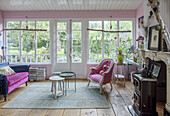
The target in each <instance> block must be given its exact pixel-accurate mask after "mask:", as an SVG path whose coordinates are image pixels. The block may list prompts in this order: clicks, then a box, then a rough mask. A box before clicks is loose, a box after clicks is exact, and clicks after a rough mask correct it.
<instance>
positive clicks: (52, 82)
mask: <svg viewBox="0 0 170 116" xmlns="http://www.w3.org/2000/svg"><path fill="white" fill-rule="evenodd" d="M51 92H53V81H52V84H51Z"/></svg>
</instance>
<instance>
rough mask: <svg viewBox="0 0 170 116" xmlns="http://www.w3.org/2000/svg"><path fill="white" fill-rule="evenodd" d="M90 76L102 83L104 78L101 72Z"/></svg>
mask: <svg viewBox="0 0 170 116" xmlns="http://www.w3.org/2000/svg"><path fill="white" fill-rule="evenodd" d="M89 78H90V79H91V80H93V81H95V82H97V83H100V81H101V80H102V78H103V76H102V75H100V74H93V75H89Z"/></svg>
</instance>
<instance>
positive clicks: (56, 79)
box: [49, 76, 65, 99]
mask: <svg viewBox="0 0 170 116" xmlns="http://www.w3.org/2000/svg"><path fill="white" fill-rule="evenodd" d="M49 79H50V80H51V81H52V86H51V92H52V94H53V92H54V98H55V99H56V98H57V97H58V96H62V95H64V79H65V78H61V77H60V76H52V77H50V78H49ZM57 82H59V83H58V87H59V84H60V91H59V90H58V91H57V89H56V85H57ZM61 82H62V83H63V88H61ZM53 89H54V91H53Z"/></svg>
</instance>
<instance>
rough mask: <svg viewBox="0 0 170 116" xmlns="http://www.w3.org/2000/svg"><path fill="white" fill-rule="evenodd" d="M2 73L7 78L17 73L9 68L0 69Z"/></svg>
mask: <svg viewBox="0 0 170 116" xmlns="http://www.w3.org/2000/svg"><path fill="white" fill-rule="evenodd" d="M0 73H1V74H4V75H6V76H9V75H12V74H15V71H14V70H13V69H11V68H10V67H9V66H5V67H2V68H0Z"/></svg>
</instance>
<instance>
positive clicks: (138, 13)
mask: <svg viewBox="0 0 170 116" xmlns="http://www.w3.org/2000/svg"><path fill="white" fill-rule="evenodd" d="M141 16H144V1H143V2H142V3H141V5H140V6H139V7H138V9H137V10H136V39H137V38H138V36H139V35H138V32H139V31H140V30H139V29H138V18H139V17H141ZM136 46H137V47H138V43H137V42H136Z"/></svg>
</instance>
